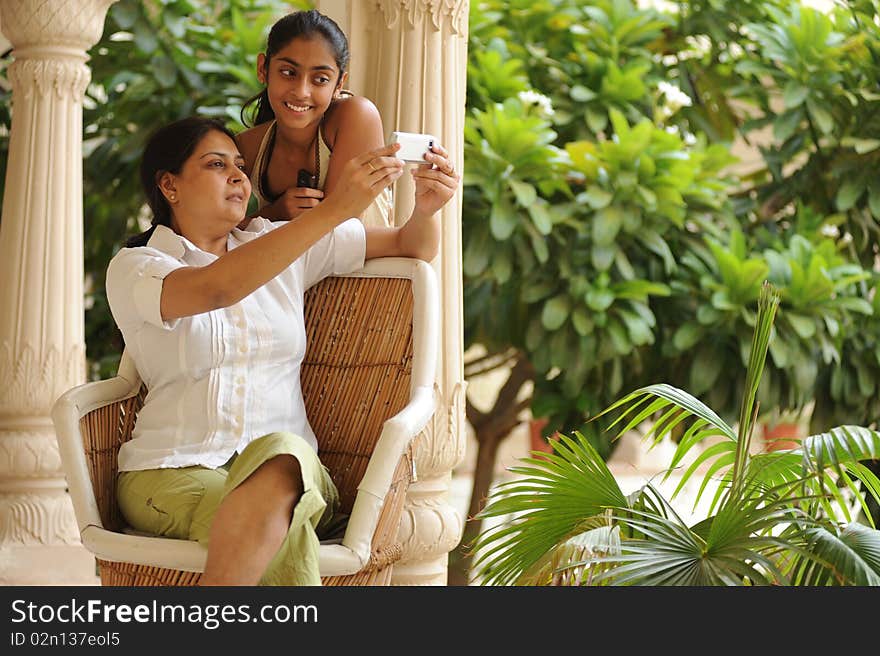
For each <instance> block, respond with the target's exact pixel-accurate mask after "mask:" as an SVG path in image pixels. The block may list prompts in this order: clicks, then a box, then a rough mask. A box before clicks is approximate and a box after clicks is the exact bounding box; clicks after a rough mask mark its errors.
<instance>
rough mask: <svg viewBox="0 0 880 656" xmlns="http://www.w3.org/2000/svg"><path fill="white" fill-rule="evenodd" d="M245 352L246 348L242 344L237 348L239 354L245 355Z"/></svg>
mask: <svg viewBox="0 0 880 656" xmlns="http://www.w3.org/2000/svg"><path fill="white" fill-rule="evenodd" d="M247 350H248V349H247V346H245V345H244V344H242V345H241V346H239V347H238V352H239V353H247Z"/></svg>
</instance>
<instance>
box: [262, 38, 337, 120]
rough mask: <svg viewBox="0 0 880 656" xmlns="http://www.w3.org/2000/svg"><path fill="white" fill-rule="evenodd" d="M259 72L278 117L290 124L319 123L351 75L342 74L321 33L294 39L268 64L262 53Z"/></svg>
mask: <svg viewBox="0 0 880 656" xmlns="http://www.w3.org/2000/svg"><path fill="white" fill-rule="evenodd" d="M257 73H258V76H259V78H260V82H262V83H263V84H265V85H266V88H267V90H268V96H269V104H270V105H271V106H272V110H273V111H274V112H275V118H276V119H277V120H278V122H279V123H281V124H282V125H285V126H288V127H291V128H304V127H309V126H311V125H317V124H318V123H319V122H320V121H321V118H322V117H323V116H324V112H326V111H327V108H328V107H329V106H330V103H331V102H332V101H333V96H334V94H335V93H336V92H337V91H338V90H339V89H341V88H342V85H343V83H344V82H345V78H346V77H347V75H348V73H343V74H342V75H341V76H340V74H339V67H338V66H337V65H336V58H335V57H334V55H333V51H332V50H331V49H330V46H329V45H328V44H327V41H326V40H324V38H323V37H321V36H318V35H316V36H313V37H298V38H295V39H293V40H291V41H290V42H289V43H288V44H287V45H286V46H284V47H283V48H281V50H279V51H278V52H277V53H275V54H274V55H273V56H272V58H271V59H270V60H269V62H268V65H267V62H266V56H265V54H263V53H260V55H259V57H258V58H257Z"/></svg>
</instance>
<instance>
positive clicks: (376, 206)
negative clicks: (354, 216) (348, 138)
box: [251, 119, 394, 227]
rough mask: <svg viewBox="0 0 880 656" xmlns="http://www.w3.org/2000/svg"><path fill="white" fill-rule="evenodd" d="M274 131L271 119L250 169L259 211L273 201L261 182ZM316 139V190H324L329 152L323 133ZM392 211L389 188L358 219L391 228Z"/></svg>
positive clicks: (263, 177)
mask: <svg viewBox="0 0 880 656" xmlns="http://www.w3.org/2000/svg"><path fill="white" fill-rule="evenodd" d="M275 129H276V123H275V120H274V119H273V120H272V123H271V125H269V129H268V130H266V133H265V134H264V135H263V140H262V141H261V142H260V149H259V150H258V151H257V157H256V159H255V160H254V165H253V167H252V168H251V171H252V176H251V184H252V188H253V194H254V196H256V198H257V203H258V205H257V207H258V208H259V209H262V208H263V207H265V206H266V205H270V204H271V203H273V202H274V200H275V199H273V198H271V197H270V194H268V193H267V192H266V190H265V189H264V188H263V181H264V180H265V179H266V169H267V168H268V166H269V158H270V156H271V148H270V145H271V144H272V143H273V142H274V140H275ZM318 137H319V138H318V161H319V162H320V164H321V172H320V176H319V177H318V189H324V181H325V180H326V178H327V169H328V168H329V165H330V155H331V151H330V147H329V146H328V145H327V142H326V141H324V133H323V132H322V131H321V130H320V129H319V130H318ZM393 209H394V201H393V197H392V194H391V187H386V188H385V189H383V190H382V193H380V194H379V195H378V196H377V197H376V200H374V201H373V203H372V204H371V205H370V206H369V207H368V208H367V209H366V210H365V211H364V213H363V215H362V216H361V217H360V218H361V220H362V221H363V222H364V225H367V226H371V227H386V226H392V225H394V217H393V216H392V211H393Z"/></svg>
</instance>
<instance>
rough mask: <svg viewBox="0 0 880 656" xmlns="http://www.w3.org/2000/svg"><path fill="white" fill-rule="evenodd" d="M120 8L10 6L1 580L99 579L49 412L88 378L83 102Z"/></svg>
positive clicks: (0, 328)
mask: <svg viewBox="0 0 880 656" xmlns="http://www.w3.org/2000/svg"><path fill="white" fill-rule="evenodd" d="M113 2H115V0H79V1H78V2H69V1H68V0H42V1H41V2H34V1H33V0H0V26H2V30H3V34H4V35H5V37H6V38H7V39H8V40H9V42H10V43H11V44H12V47H13V58H14V61H13V63H12V64H11V65H10V67H9V69H8V75H9V81H10V83H11V84H12V94H13V95H12V128H11V133H10V142H9V161H8V165H7V171H6V187H5V194H4V198H3V210H2V211H3V215H2V219H0V584H4V585H11V584H24V585H30V584H39V583H51V584H72V583H94V582H95V580H96V579H95V569H94V559H93V558H92V557H91V556H90V555H89V554H88V553H87V552H86V551H85V550H84V549H83V548H82V546H81V545H80V541H79V531H78V530H77V527H76V522H75V520H74V516H73V506H72V505H71V502H70V498H69V496H68V495H67V492H66V484H65V480H64V475H63V472H62V470H61V461H60V458H59V455H58V448H57V442H56V439H55V431H54V429H53V427H52V421H51V419H50V416H49V413H50V410H51V407H52V404H53V403H54V402H55V399H56V398H57V397H58V396H59V395H60V394H61V393H62V392H64V391H65V390H66V389H68V388H69V387H72V386H74V385H76V384H79V383H82V382H84V380H85V342H84V337H83V332H84V325H83V221H82V211H83V210H82V208H83V203H82V99H83V94H84V93H85V90H86V86H87V85H88V83H89V79H90V72H89V68H88V67H87V66H86V61H87V60H88V56H87V55H86V50H88V49H89V48H91V47H92V46H93V45H94V44H95V43H97V41H98V39H99V38H100V37H101V32H102V31H103V28H104V17H105V15H106V13H107V8H108V7H109V6H110V5H111V4H113Z"/></svg>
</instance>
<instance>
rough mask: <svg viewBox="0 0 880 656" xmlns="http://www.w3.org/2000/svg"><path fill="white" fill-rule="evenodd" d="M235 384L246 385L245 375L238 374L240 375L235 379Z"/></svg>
mask: <svg viewBox="0 0 880 656" xmlns="http://www.w3.org/2000/svg"><path fill="white" fill-rule="evenodd" d="M235 384H236V385H244V376H238V377H237V378H236V379H235Z"/></svg>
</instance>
